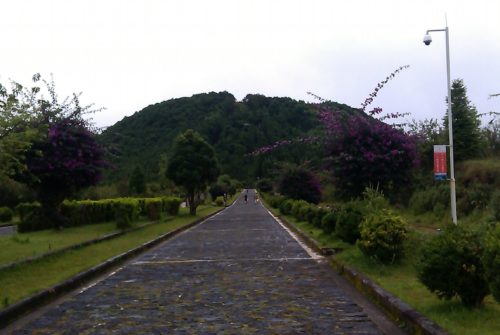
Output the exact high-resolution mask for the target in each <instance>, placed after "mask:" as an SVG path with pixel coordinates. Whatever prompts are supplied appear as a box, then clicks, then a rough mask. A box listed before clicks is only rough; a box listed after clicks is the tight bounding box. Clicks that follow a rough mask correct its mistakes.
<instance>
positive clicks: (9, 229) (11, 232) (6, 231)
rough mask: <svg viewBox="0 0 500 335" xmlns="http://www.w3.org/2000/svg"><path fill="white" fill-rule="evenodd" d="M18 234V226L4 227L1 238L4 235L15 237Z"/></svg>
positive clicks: (1, 230) (0, 229)
mask: <svg viewBox="0 0 500 335" xmlns="http://www.w3.org/2000/svg"><path fill="white" fill-rule="evenodd" d="M15 233H16V226H14V225H12V226H3V227H0V236H2V235H14V234H15Z"/></svg>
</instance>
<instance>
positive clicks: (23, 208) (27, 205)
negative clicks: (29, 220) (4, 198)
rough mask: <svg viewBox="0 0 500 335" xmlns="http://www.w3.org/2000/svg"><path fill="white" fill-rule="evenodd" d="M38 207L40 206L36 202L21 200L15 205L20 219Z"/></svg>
mask: <svg viewBox="0 0 500 335" xmlns="http://www.w3.org/2000/svg"><path fill="white" fill-rule="evenodd" d="M38 208H40V204H39V203H38V202H23V203H20V204H19V205H17V206H16V212H17V215H19V218H20V219H21V221H23V220H24V219H25V218H26V216H27V215H28V214H30V213H31V212H33V211H34V210H35V209H38Z"/></svg>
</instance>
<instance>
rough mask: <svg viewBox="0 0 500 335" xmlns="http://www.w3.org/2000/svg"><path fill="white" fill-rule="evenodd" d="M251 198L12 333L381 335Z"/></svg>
mask: <svg viewBox="0 0 500 335" xmlns="http://www.w3.org/2000/svg"><path fill="white" fill-rule="evenodd" d="M251 194H252V191H249V195H250V196H249V202H248V203H244V202H243V201H242V198H241V197H240V199H239V201H238V202H237V203H235V204H234V205H233V206H231V207H229V208H228V209H226V210H225V211H223V212H221V213H220V214H218V215H216V216H214V217H212V218H210V219H208V220H207V221H205V222H204V223H202V224H200V225H198V226H196V227H194V228H192V229H190V230H188V231H186V232H185V233H182V234H180V235H179V236H177V237H176V238H174V239H172V240H170V241H167V242H166V243H164V244H162V245H160V246H159V247H157V248H155V249H153V250H151V251H149V252H147V253H145V254H143V255H141V256H140V257H138V258H136V259H134V260H133V261H131V262H129V263H127V264H126V265H125V266H123V267H122V268H120V269H119V270H118V271H116V273H114V274H113V275H111V276H108V277H107V278H105V279H103V280H101V281H99V282H97V283H96V284H95V285H93V286H91V287H89V288H88V289H86V290H82V292H81V293H78V294H74V295H72V296H70V297H69V298H66V299H64V300H63V301H62V302H61V303H59V304H55V305H53V306H50V308H46V309H45V310H44V311H43V313H39V315H37V316H36V318H32V319H31V320H30V321H29V322H26V323H24V324H23V325H22V326H20V327H18V328H16V329H14V330H12V333H13V334H381V331H380V330H379V329H378V328H377V326H376V325H375V323H373V322H372V321H371V320H370V318H369V317H368V315H367V313H366V312H365V311H363V309H362V308H361V307H359V306H358V305H357V304H356V303H354V302H353V301H352V300H351V299H350V298H349V297H348V296H347V295H346V294H345V293H344V292H343V291H342V290H341V289H340V288H338V287H337V286H336V285H335V284H334V281H333V280H332V276H334V275H335V273H334V272H333V271H332V270H331V268H330V267H329V266H328V265H327V263H326V261H324V260H322V259H321V258H319V257H313V256H314V255H311V254H310V253H309V252H306V251H305V249H304V248H303V247H301V245H299V243H297V241H296V240H295V239H294V238H293V237H292V236H291V235H290V234H289V233H288V232H287V231H285V230H284V229H283V227H282V226H281V225H280V224H278V223H277V222H276V221H275V220H274V219H273V218H272V217H271V215H270V214H269V213H268V212H267V210H266V209H265V208H264V207H263V206H262V205H261V204H255V203H254V202H253V196H251ZM250 200H252V201H250Z"/></svg>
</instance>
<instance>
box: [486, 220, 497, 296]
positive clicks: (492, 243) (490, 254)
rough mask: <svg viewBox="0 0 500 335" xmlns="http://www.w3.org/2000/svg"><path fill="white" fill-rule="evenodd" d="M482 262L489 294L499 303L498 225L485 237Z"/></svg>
mask: <svg viewBox="0 0 500 335" xmlns="http://www.w3.org/2000/svg"><path fill="white" fill-rule="evenodd" d="M482 262H483V264H484V267H485V268H486V279H487V280H488V283H489V286H490V290H491V293H492V294H493V297H494V298H495V300H496V301H497V302H499V303H500V225H497V226H496V227H494V228H493V229H492V230H491V231H490V232H489V233H488V234H487V236H486V239H485V245H484V253H483V256H482Z"/></svg>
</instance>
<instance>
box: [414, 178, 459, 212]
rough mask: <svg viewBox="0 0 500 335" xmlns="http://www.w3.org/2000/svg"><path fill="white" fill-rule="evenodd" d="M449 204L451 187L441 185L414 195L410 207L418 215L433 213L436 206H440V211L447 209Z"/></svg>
mask: <svg viewBox="0 0 500 335" xmlns="http://www.w3.org/2000/svg"><path fill="white" fill-rule="evenodd" d="M449 202H450V191H449V186H448V185H447V184H446V185H445V184H444V183H441V184H438V185H435V186H433V187H430V188H427V189H424V190H419V191H416V192H415V193H413V195H412V196H411V198H410V202H409V207H410V208H411V210H412V211H413V213H414V214H417V215H418V214H424V213H426V212H433V211H434V209H435V208H436V206H438V207H439V209H441V208H443V207H445V208H447V206H448V203H449Z"/></svg>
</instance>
